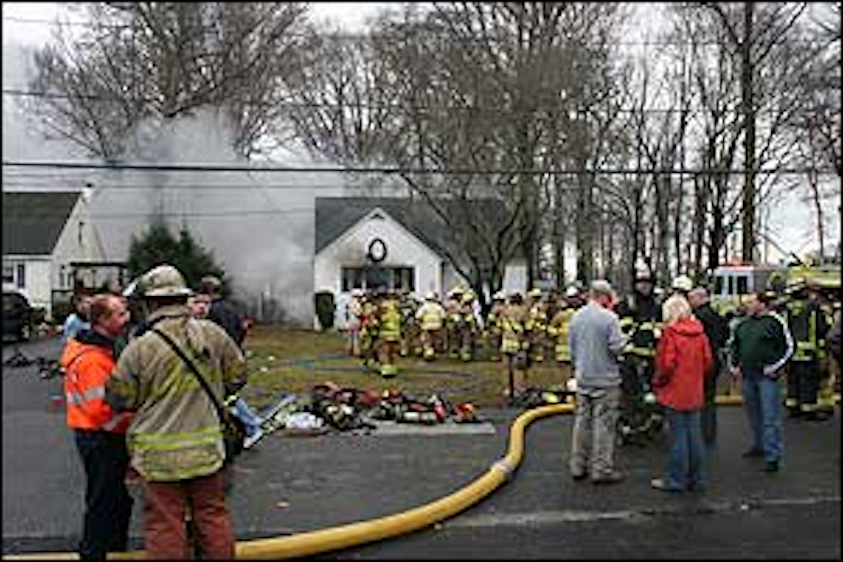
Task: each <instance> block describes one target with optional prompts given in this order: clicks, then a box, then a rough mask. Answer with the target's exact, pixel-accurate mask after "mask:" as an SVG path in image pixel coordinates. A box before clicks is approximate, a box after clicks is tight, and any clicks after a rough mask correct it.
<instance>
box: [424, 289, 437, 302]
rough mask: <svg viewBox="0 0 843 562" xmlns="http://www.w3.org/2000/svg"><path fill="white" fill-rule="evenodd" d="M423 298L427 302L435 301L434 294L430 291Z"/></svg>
mask: <svg viewBox="0 0 843 562" xmlns="http://www.w3.org/2000/svg"><path fill="white" fill-rule="evenodd" d="M424 298H425V299H427V300H429V301H435V300H436V293H434V292H433V291H430V292H429V293H427V294H426V295H425V296H424Z"/></svg>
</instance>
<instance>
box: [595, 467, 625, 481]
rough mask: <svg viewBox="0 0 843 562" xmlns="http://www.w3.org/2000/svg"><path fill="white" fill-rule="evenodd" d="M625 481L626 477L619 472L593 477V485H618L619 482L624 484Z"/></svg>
mask: <svg viewBox="0 0 843 562" xmlns="http://www.w3.org/2000/svg"><path fill="white" fill-rule="evenodd" d="M623 479H624V475H623V473H622V472H619V471H617V470H613V471H612V472H609V473H607V474H601V475H599V476H592V478H591V483H592V484H617V483H618V482H622V481H623Z"/></svg>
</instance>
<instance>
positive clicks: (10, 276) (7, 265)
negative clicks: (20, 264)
mask: <svg viewBox="0 0 843 562" xmlns="http://www.w3.org/2000/svg"><path fill="white" fill-rule="evenodd" d="M14 282H15V264H13V263H11V262H7V261H4V262H3V284H6V283H8V284H10V285H11V284H13V283H14Z"/></svg>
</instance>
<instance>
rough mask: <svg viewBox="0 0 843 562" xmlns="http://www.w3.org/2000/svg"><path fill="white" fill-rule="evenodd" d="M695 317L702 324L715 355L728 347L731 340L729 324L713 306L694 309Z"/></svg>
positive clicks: (708, 305)
mask: <svg viewBox="0 0 843 562" xmlns="http://www.w3.org/2000/svg"><path fill="white" fill-rule="evenodd" d="M694 316H696V317H697V319H698V320H699V321H700V322H702V325H703V330H705V335H706V336H708V341H709V342H711V349H712V351H713V352H714V354H715V355H716V354H717V351H718V350H720V349H722V348H724V347H725V346H726V341H727V340H728V339H729V324H728V322H727V321H726V319H725V318H723V317H722V316H720V315H719V314H717V312H715V311H714V309H713V308H711V305H710V304H708V303H706V304H704V305H702V306H699V307H697V308H696V309H694Z"/></svg>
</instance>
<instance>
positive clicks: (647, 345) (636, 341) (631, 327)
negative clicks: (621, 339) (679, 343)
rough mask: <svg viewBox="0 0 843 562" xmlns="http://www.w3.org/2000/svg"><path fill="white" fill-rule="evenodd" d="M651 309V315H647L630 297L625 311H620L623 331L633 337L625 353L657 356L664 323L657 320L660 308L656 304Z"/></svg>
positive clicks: (625, 304) (634, 299)
mask: <svg viewBox="0 0 843 562" xmlns="http://www.w3.org/2000/svg"><path fill="white" fill-rule="evenodd" d="M651 308H652V310H651V311H650V314H646V312H645V311H643V310H641V309H640V306H639V304H638V302H637V299H636V298H634V297H633V296H632V295H630V296H629V298H628V299H627V302H625V303H624V306H623V310H620V311H618V316H619V317H620V318H619V323H620V328H621V331H622V332H623V333H625V334H627V335H630V336H631V337H630V340H629V343H627V345H626V347H625V348H624V350H623V352H624V353H628V354H631V355H637V356H639V357H647V358H654V357H655V356H656V343H657V340H658V334H659V331H660V330H661V325H662V323H661V322H659V321H658V320H657V319H656V314H658V313H659V309H660V307H659V306H657V305H655V304H654V305H652V307H651Z"/></svg>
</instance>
